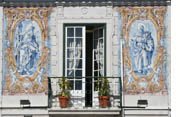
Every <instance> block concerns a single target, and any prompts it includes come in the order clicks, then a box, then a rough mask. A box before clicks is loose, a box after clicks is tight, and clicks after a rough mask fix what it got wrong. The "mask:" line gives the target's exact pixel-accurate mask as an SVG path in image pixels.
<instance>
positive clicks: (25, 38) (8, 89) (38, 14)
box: [3, 8, 50, 95]
mask: <svg viewBox="0 0 180 117" xmlns="http://www.w3.org/2000/svg"><path fill="white" fill-rule="evenodd" d="M49 13H50V8H5V9H4V14H5V16H4V17H5V18H4V30H5V32H6V33H5V37H4V39H3V50H4V53H3V54H4V59H3V64H4V65H3V95H18V94H20V95H23V94H47V91H48V79H47V76H48V62H49V60H48V56H49V52H50V49H49V48H50V47H48V45H49V44H48V43H49V41H48V35H47V34H48V16H49Z"/></svg>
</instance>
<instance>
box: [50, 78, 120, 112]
mask: <svg viewBox="0 0 180 117" xmlns="http://www.w3.org/2000/svg"><path fill="white" fill-rule="evenodd" d="M63 78H64V79H66V80H67V81H68V82H69V84H70V87H71V88H70V89H68V91H69V92H70V99H69V103H68V106H67V107H66V108H62V107H60V106H61V104H60V103H59V99H58V97H59V94H60V92H61V91H62V88H61V87H60V85H59V84H60V82H62V79H63ZM102 79H106V81H107V82H108V86H109V88H108V86H107V83H106V87H107V88H108V90H104V89H103V88H106V87H103V83H102V81H103V80H102ZM49 82H50V83H49V84H50V85H49V92H50V93H49V107H50V108H49V112H50V114H54V113H55V114H78V113H81V114H83V113H84V114H94V113H96V114H119V112H120V106H121V97H122V96H121V91H120V89H121V85H120V84H121V80H120V77H92V76H90V77H89V76H88V77H76V78H74V77H49ZM103 91H108V92H107V93H108V96H109V99H108V102H107V103H108V106H107V107H102V105H101V106H100V101H99V97H100V96H99V95H100V93H102V92H103Z"/></svg>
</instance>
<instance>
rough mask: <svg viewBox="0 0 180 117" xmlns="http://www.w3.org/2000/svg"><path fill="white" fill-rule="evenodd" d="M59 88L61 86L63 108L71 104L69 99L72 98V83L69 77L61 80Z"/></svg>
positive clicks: (60, 96)
mask: <svg viewBox="0 0 180 117" xmlns="http://www.w3.org/2000/svg"><path fill="white" fill-rule="evenodd" d="M59 88H60V90H61V91H60V93H59V97H58V98H59V105H60V107H61V108H66V107H67V106H68V104H69V99H70V91H69V90H70V83H69V81H68V79H67V78H65V77H62V78H61V79H60V80H59Z"/></svg>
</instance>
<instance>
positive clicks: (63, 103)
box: [59, 96, 69, 108]
mask: <svg viewBox="0 0 180 117" xmlns="http://www.w3.org/2000/svg"><path fill="white" fill-rule="evenodd" d="M68 104H69V98H68V97H64V96H59V106H60V107H61V108H67V107H68Z"/></svg>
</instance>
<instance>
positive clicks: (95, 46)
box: [94, 40, 98, 49]
mask: <svg viewBox="0 0 180 117" xmlns="http://www.w3.org/2000/svg"><path fill="white" fill-rule="evenodd" d="M97 48H98V40H94V49H97Z"/></svg>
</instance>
